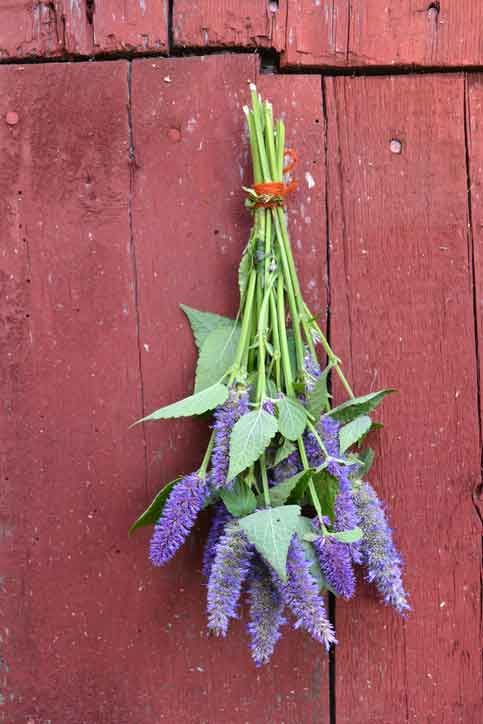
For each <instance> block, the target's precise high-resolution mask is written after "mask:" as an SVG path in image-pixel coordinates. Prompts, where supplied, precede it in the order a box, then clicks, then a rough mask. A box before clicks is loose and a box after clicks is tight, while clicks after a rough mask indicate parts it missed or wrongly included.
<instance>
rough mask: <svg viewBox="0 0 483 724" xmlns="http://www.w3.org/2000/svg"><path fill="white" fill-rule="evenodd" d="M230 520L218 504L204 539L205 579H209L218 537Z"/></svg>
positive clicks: (227, 513)
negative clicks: (206, 536)
mask: <svg viewBox="0 0 483 724" xmlns="http://www.w3.org/2000/svg"><path fill="white" fill-rule="evenodd" d="M229 520H232V516H231V515H230V513H229V512H228V511H227V509H226V508H225V506H224V505H223V503H219V504H218V505H217V506H216V507H215V509H214V512H213V517H212V519H211V527H210V532H209V533H208V538H207V539H206V543H205V548H204V551H203V575H204V576H205V578H209V577H210V573H211V567H212V565H213V561H214V560H215V553H216V544H217V543H218V541H219V539H220V537H221V536H222V535H223V531H224V529H225V525H226V523H228V521H229Z"/></svg>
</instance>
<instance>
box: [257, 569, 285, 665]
mask: <svg viewBox="0 0 483 724" xmlns="http://www.w3.org/2000/svg"><path fill="white" fill-rule="evenodd" d="M248 595H249V599H250V621H249V623H248V626H247V628H248V632H249V634H250V638H251V646H250V648H251V652H252V658H253V660H254V662H255V664H256V665H257V666H261V665H262V664H267V663H268V662H269V661H270V658H271V656H272V654H273V651H274V648H275V645H276V643H277V641H278V640H279V638H280V636H281V633H280V627H281V626H282V625H283V624H284V623H286V621H285V619H284V618H283V616H282V612H283V606H284V604H283V598H282V593H281V591H280V587H279V586H277V584H276V583H275V580H274V579H273V577H272V576H271V575H270V573H269V572H268V570H267V568H266V566H265V565H264V564H263V563H262V562H261V561H260V562H256V563H255V564H254V565H253V566H252V568H251V571H250V578H249V588H248Z"/></svg>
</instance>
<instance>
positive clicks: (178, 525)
mask: <svg viewBox="0 0 483 724" xmlns="http://www.w3.org/2000/svg"><path fill="white" fill-rule="evenodd" d="M207 494H208V487H207V484H206V481H205V479H204V478H201V477H200V476H199V475H198V474H197V473H193V474H192V475H187V476H186V477H185V478H182V479H181V480H180V481H179V483H176V485H175V486H174V488H173V490H172V491H171V493H170V496H169V498H168V500H167V501H166V504H165V506H164V509H163V512H162V515H161V517H160V519H159V520H158V522H157V523H156V525H155V527H154V533H153V535H152V538H151V543H150V546H149V557H150V559H151V563H152V564H153V565H155V566H162V565H164V564H165V563H167V562H168V561H169V560H171V558H172V557H173V556H174V554H175V553H176V552H177V550H178V549H179V548H181V546H182V545H183V543H184V542H185V540H186V537H187V536H188V533H189V532H190V530H191V529H192V527H193V525H194V523H195V520H196V518H197V516H198V513H199V512H200V510H201V508H202V507H203V503H204V502H205V499H206V496H207Z"/></svg>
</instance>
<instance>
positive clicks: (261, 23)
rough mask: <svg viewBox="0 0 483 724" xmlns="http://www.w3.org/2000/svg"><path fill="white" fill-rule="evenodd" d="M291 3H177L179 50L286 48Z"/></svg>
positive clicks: (265, 0) (177, 0) (214, 0)
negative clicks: (286, 27)
mask: <svg viewBox="0 0 483 724" xmlns="http://www.w3.org/2000/svg"><path fill="white" fill-rule="evenodd" d="M289 2H290V0H280V1H279V2H278V1H276V2H273V1H272V0H241V1H240V0H174V5H173V38H174V45H175V46H176V47H191V48H198V47H202V48H203V47H239V48H267V47H268V48H275V49H276V50H281V49H282V48H283V47H284V45H285V19H286V15H287V5H288V3H289Z"/></svg>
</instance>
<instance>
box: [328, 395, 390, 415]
mask: <svg viewBox="0 0 483 724" xmlns="http://www.w3.org/2000/svg"><path fill="white" fill-rule="evenodd" d="M391 392H396V390H394V389H393V388H388V389H386V390H379V392H371V393H370V394H369V395H363V396H362V397H355V398H354V399H352V400H347V401H346V402H343V403H342V405H338V406H337V407H334V408H333V409H332V410H331V411H330V413H328V414H330V416H331V417H333V418H334V419H335V420H339V421H340V422H350V421H351V420H353V419H354V418H355V417H359V415H368V414H369V413H370V412H372V410H374V409H375V408H376V407H377V406H378V405H379V403H380V402H382V400H383V399H384V398H385V397H386V395H389V394H391Z"/></svg>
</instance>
